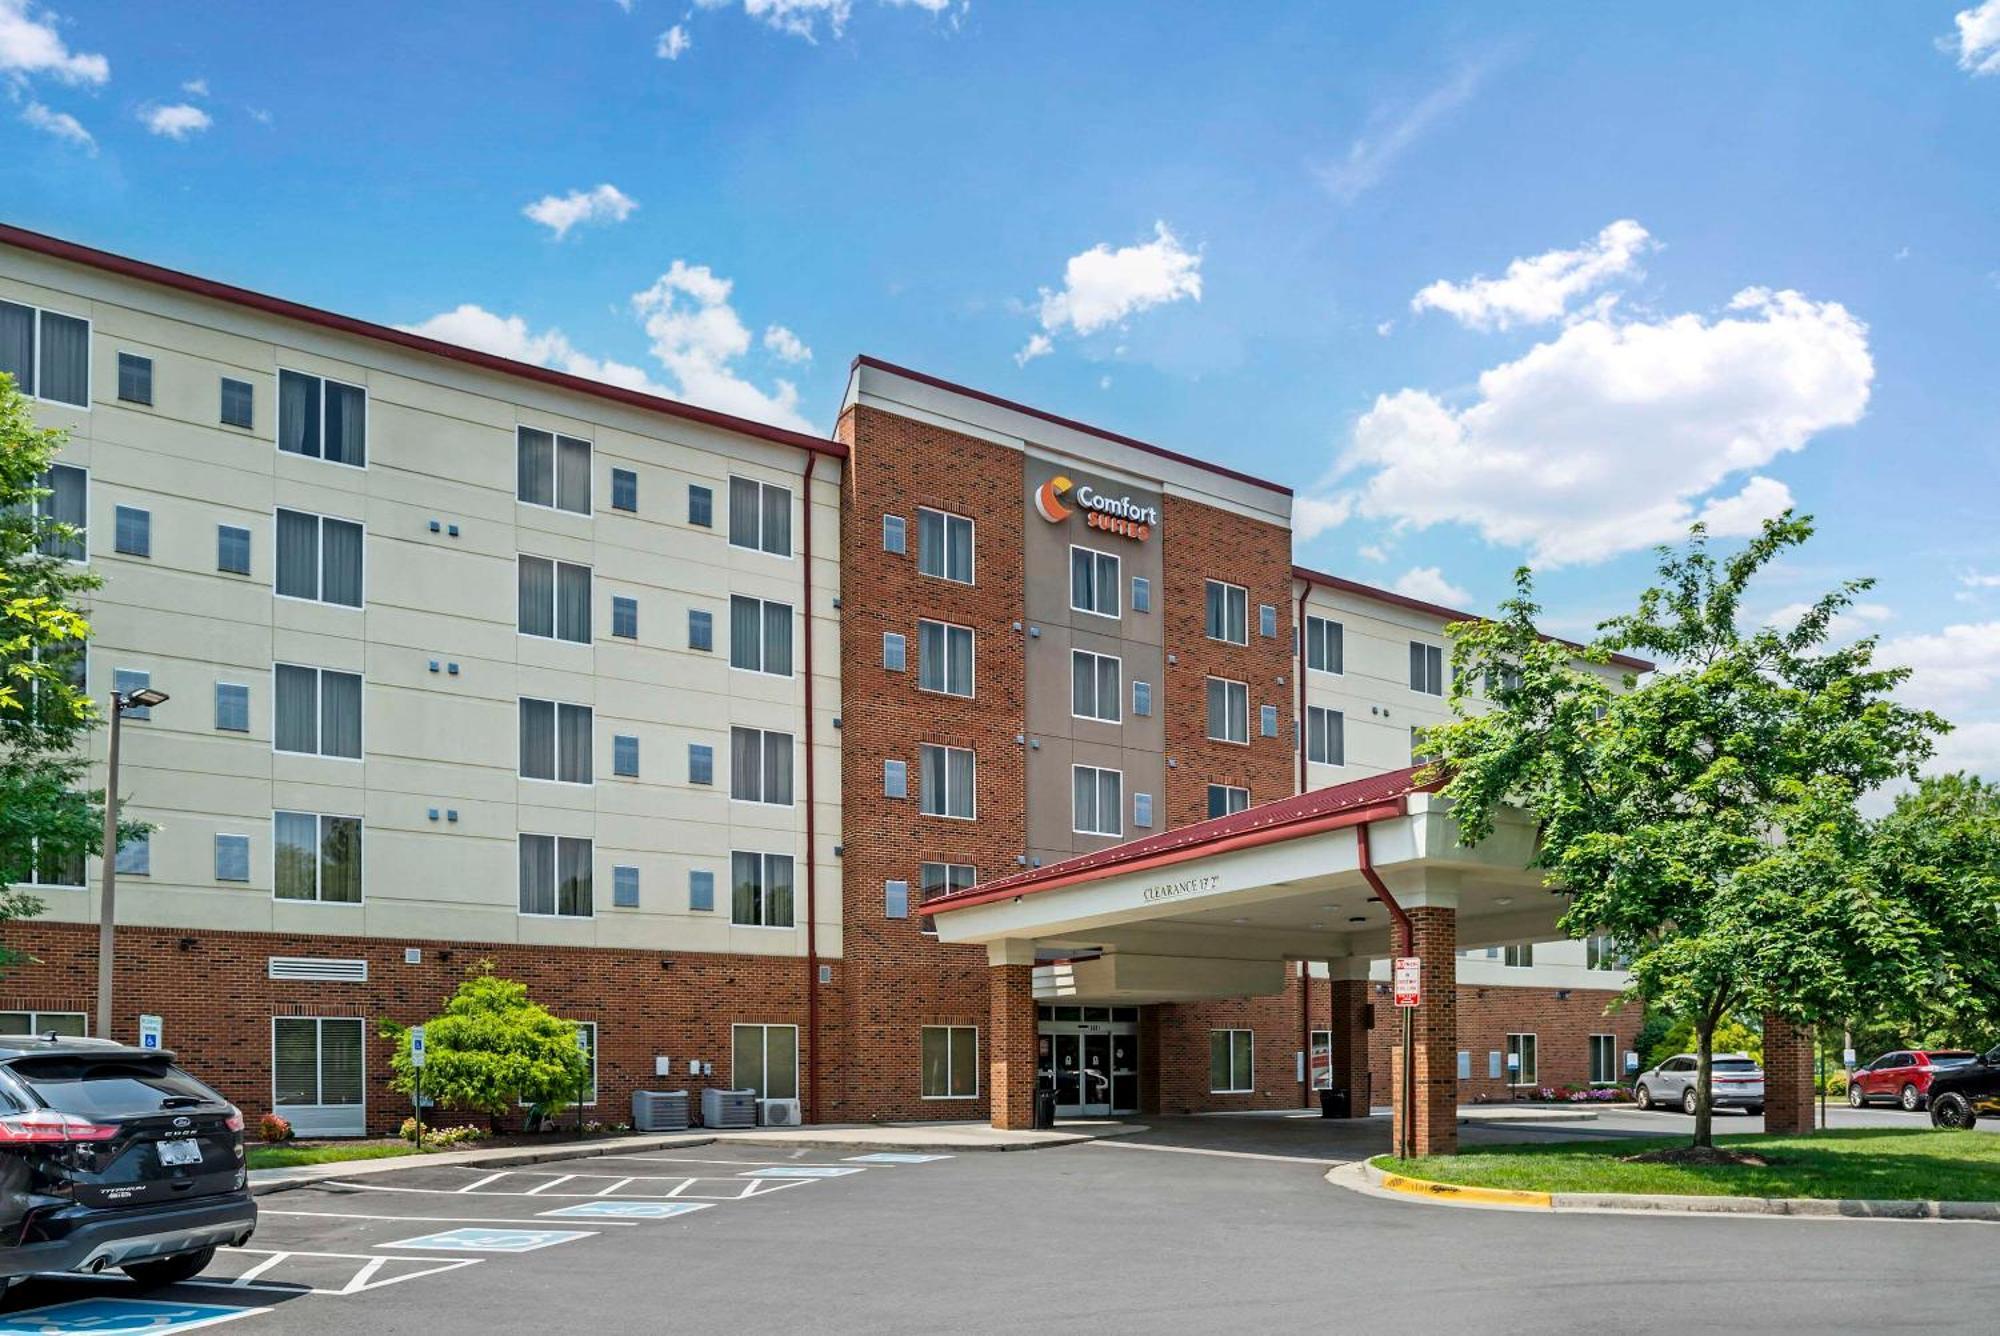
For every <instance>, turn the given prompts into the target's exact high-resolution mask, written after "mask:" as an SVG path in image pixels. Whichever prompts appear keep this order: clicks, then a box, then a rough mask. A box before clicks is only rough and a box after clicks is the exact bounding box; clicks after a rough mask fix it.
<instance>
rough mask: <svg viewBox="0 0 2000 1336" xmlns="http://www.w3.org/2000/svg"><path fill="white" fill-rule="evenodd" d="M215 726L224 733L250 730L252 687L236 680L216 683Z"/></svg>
mask: <svg viewBox="0 0 2000 1336" xmlns="http://www.w3.org/2000/svg"><path fill="white" fill-rule="evenodd" d="M215 726H216V728H217V729H218V730H219V731H221V732H224V733H248V732H249V731H250V688H249V687H247V686H243V685H240V684H239V683H235V682H217V683H216V684H215Z"/></svg>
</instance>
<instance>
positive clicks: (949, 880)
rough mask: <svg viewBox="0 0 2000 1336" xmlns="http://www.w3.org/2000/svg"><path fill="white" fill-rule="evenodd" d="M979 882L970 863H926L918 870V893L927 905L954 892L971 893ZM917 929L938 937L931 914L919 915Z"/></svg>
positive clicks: (935, 924)
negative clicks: (941, 896)
mask: <svg viewBox="0 0 2000 1336" xmlns="http://www.w3.org/2000/svg"><path fill="white" fill-rule="evenodd" d="M978 880H979V875H978V873H976V872H975V871H974V870H973V867H972V864H970V863H925V864H922V865H921V866H919V867H918V868H917V886H918V893H919V894H920V895H921V896H922V897H923V901H924V902H925V903H928V902H929V901H932V900H935V899H937V898H938V897H939V896H940V895H950V894H952V893H953V892H954V891H969V890H971V889H972V887H973V885H974V884H975V883H976V882H977V881H978ZM917 929H918V931H920V932H927V933H931V934H932V935H936V933H937V923H936V921H935V920H933V919H932V918H931V916H930V915H929V914H919V915H917Z"/></svg>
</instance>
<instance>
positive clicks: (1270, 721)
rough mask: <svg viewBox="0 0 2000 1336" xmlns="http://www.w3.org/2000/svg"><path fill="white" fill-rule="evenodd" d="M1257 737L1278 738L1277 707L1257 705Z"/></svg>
mask: <svg viewBox="0 0 2000 1336" xmlns="http://www.w3.org/2000/svg"><path fill="white" fill-rule="evenodd" d="M1257 736H1258V737H1260V738H1275V737H1277V736H1278V707H1277V706H1275V705H1259V706H1258V707H1257Z"/></svg>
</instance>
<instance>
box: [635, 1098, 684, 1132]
mask: <svg viewBox="0 0 2000 1336" xmlns="http://www.w3.org/2000/svg"><path fill="white" fill-rule="evenodd" d="M632 1127H633V1129H634V1130H636V1131H640V1132H685V1131H687V1129H688V1092H687V1091H685V1090H635V1091H633V1092H632Z"/></svg>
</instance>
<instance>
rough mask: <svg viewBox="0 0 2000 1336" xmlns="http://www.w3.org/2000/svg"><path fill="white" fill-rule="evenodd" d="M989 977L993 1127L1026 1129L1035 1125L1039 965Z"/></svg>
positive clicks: (1004, 969)
mask: <svg viewBox="0 0 2000 1336" xmlns="http://www.w3.org/2000/svg"><path fill="white" fill-rule="evenodd" d="M987 975H988V979H989V987H990V989H991V994H992V1015H991V1017H990V1018H989V1020H988V1023H987V1027H986V1053H987V1061H988V1063H989V1064H990V1066H989V1072H990V1079H989V1086H990V1089H989V1091H988V1093H989V1094H990V1096H991V1098H992V1103H993V1125H994V1126H995V1127H1005V1128H1018V1129H1021V1130H1023V1131H1025V1130H1027V1129H1029V1128H1032V1127H1033V1126H1034V1125H1035V1072H1036V1067H1037V1065H1038V1064H1037V1062H1036V1057H1037V1054H1038V1050H1037V1048H1036V1038H1035V978H1034V976H1035V967H1034V966H1033V965H993V966H989V967H988V969H987Z"/></svg>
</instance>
